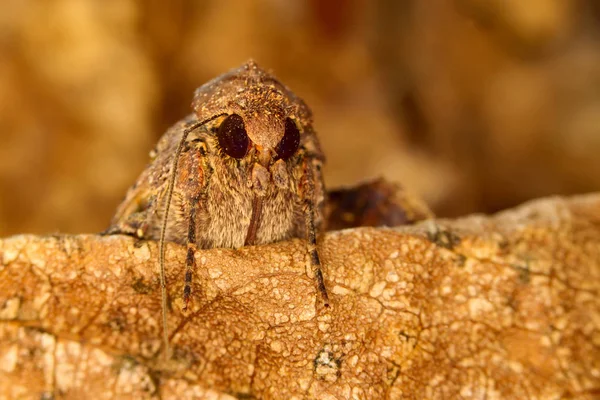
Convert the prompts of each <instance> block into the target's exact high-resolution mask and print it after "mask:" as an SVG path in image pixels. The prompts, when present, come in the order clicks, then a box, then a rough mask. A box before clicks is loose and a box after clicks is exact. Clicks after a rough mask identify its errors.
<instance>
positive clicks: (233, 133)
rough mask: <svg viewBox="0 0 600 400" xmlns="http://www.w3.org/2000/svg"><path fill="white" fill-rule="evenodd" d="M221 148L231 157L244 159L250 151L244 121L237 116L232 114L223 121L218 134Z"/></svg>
mask: <svg viewBox="0 0 600 400" xmlns="http://www.w3.org/2000/svg"><path fill="white" fill-rule="evenodd" d="M217 137H218V139H219V146H221V149H222V150H223V151H224V152H225V153H226V154H227V155H228V156H230V157H233V158H243V157H244V156H245V155H246V152H247V151H248V141H249V139H248V134H246V128H244V120H243V119H242V117H240V116H239V115H237V114H231V115H229V116H228V117H227V118H225V119H224V120H223V122H222V123H221V125H220V126H219V130H218V132H217Z"/></svg>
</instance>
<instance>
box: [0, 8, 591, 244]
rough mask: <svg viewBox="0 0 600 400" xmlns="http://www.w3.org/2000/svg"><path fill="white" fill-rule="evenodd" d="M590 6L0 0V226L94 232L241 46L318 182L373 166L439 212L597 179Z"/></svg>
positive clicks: (370, 171) (345, 180)
mask: <svg viewBox="0 0 600 400" xmlns="http://www.w3.org/2000/svg"><path fill="white" fill-rule="evenodd" d="M599 22H600V2H598V1H597V0H577V1H565V0H535V1H533V0H531V1H523V0H427V1H419V0H407V1H397V0H375V1H349V0H330V1H316V0H294V1H274V0H253V1H246V2H244V1H239V0H203V1H197V0H174V1H169V2H158V1H154V2H153V1H139V0H137V1H136V0H122V1H112V2H106V1H101V2H99V1H97V0H51V1H49V0H28V1H27V2H26V3H25V2H23V1H22V0H5V1H3V2H2V12H1V13H0V54H1V55H2V57H0V93H1V94H2V95H1V96H0V138H1V145H0V236H5V235H9V234H16V233H21V232H31V233H49V232H57V231H60V232H71V233H79V232H98V231H101V230H103V229H105V228H106V226H107V221H109V219H110V218H111V216H112V215H113V214H114V209H115V207H116V206H117V204H118V203H119V202H120V201H121V200H122V198H123V194H124V193H125V191H126V189H127V187H129V185H130V184H131V182H132V181H133V180H134V179H135V178H136V177H137V176H138V175H139V174H140V172H141V171H142V169H143V168H144V165H145V163H146V161H147V154H148V151H149V150H150V149H151V148H152V146H153V145H154V143H156V141H157V140H158V139H159V137H160V135H162V133H163V132H164V131H165V130H166V129H167V128H168V127H169V126H170V125H172V124H173V122H174V121H177V120H179V119H180V118H181V116H182V115H185V114H186V113H188V110H189V103H190V94H191V93H193V91H194V89H195V88H196V87H198V85H200V84H201V83H202V82H205V81H206V80H208V79H210V78H212V77H214V76H217V75H218V74H220V73H222V72H223V71H225V70H227V69H228V68H231V67H232V66H235V65H239V64H240V63H242V62H243V61H245V60H246V59H248V58H254V59H256V60H257V61H258V62H259V63H260V64H261V65H265V66H268V67H269V68H272V69H273V70H275V71H277V74H278V76H279V78H281V80H282V81H283V82H285V83H286V85H288V86H290V87H292V88H294V90H295V91H296V93H297V94H298V95H299V96H301V97H302V98H304V99H305V100H306V101H307V103H308V104H310V106H311V108H312V109H313V112H314V114H315V116H316V119H315V128H316V129H317V130H318V132H319V135H320V136H319V139H320V140H321V144H322V146H323V150H324V152H325V154H326V155H327V168H326V169H325V170H324V174H325V181H326V182H327V184H328V187H330V188H334V187H337V186H340V185H354V184H356V183H357V182H360V181H361V180H364V179H371V178H375V177H378V176H381V175H384V176H385V177H387V178H388V179H391V180H393V181H395V182H401V183H402V184H403V185H404V186H405V187H407V188H408V189H410V190H411V191H412V192H415V193H417V194H418V195H419V197H421V198H423V199H425V201H426V202H427V204H429V205H430V206H431V207H432V209H433V210H434V211H435V212H436V214H438V215H445V216H448V215H465V213H469V212H477V211H484V210H485V211H488V212H489V211H490V210H498V209H504V208H507V207H509V206H512V205H514V204H518V203H520V202H522V201H524V200H526V199H529V198H535V197H540V196H542V195H547V194H550V193H556V194H559V193H561V194H565V193H584V192H589V191H593V190H598V188H600V157H598V156H597V155H598V154H599V153H600V141H599V138H600V134H599V133H598V129H599V127H600V121H599V116H600V111H599V110H600V51H599V48H600V35H598V31H599V29H600V28H599V26H600V25H599ZM365 148H368V149H369V151H368V152H365V151H364V149H365ZM415 148H416V149H415ZM358 160H360V162H358Z"/></svg>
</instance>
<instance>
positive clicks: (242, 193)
mask: <svg viewBox="0 0 600 400" xmlns="http://www.w3.org/2000/svg"><path fill="white" fill-rule="evenodd" d="M192 108H193V113H192V114H191V115H189V116H187V117H186V118H184V119H183V120H181V121H179V122H177V123H176V124H175V125H174V126H173V127H171V128H170V129H169V130H168V131H167V132H166V133H165V134H164V135H163V136H162V138H161V139H160V140H159V142H158V144H157V145H156V148H155V150H153V151H152V152H151V154H150V155H151V162H150V164H149V165H148V166H147V167H146V169H145V170H144V171H143V172H142V174H141V175H140V177H139V178H138V179H137V181H136V183H135V184H134V185H133V186H132V187H131V188H130V189H129V190H128V192H127V194H126V196H125V199H124V201H123V202H122V203H121V204H120V205H119V207H118V209H117V212H116V214H115V216H114V218H113V220H112V221H111V226H110V228H109V229H108V231H107V232H108V233H111V234H112V233H124V234H128V235H134V236H136V237H138V238H141V239H151V240H159V260H158V264H159V268H160V283H161V295H162V324H163V340H164V351H165V355H166V357H167V358H168V357H169V342H168V327H167V317H166V315H167V293H166V281H165V268H166V260H165V242H175V243H179V244H182V245H186V246H187V257H186V269H185V278H184V282H185V284H184V289H183V303H184V310H185V309H187V307H188V305H189V302H190V299H191V296H192V293H191V287H192V286H191V282H192V274H193V270H194V269H195V267H196V264H195V258H194V254H195V251H196V250H197V249H208V248H215V247H227V248H238V247H241V246H248V245H258V244H265V243H271V242H277V241H281V240H285V239H289V238H304V239H305V240H306V244H307V251H308V254H309V258H310V263H311V267H312V270H313V271H314V275H315V280H316V285H317V289H318V291H319V292H320V294H321V297H322V300H323V303H324V305H325V306H327V307H328V306H329V298H328V294H327V289H326V287H325V284H324V281H323V273H322V271H321V262H320V258H319V253H318V250H317V233H318V232H320V231H321V230H322V229H323V224H324V221H323V219H324V216H323V213H324V205H325V204H324V203H325V201H324V199H325V188H324V184H323V175H322V172H321V167H322V164H323V163H324V156H323V152H322V151H321V148H320V145H319V141H318V139H317V136H316V133H315V131H314V129H313V124H312V113H311V110H310V109H309V108H308V106H307V105H306V104H305V103H304V101H302V100H301V99H300V98H299V97H297V96H296V95H295V94H294V93H292V91H290V90H289V89H288V88H287V87H286V86H284V85H283V84H282V83H281V82H279V81H278V80H277V79H276V78H275V77H274V76H273V75H271V74H270V73H268V72H266V71H265V70H263V69H262V68H260V67H259V66H258V65H257V64H256V63H255V62H253V61H248V62H246V63H245V64H243V65H242V66H241V67H239V68H237V69H233V70H231V71H229V72H227V73H225V74H224V75H221V76H219V77H217V78H216V79H214V80H212V81H209V82H208V83H206V84H204V85H203V86H201V87H200V88H198V89H196V92H195V93H194V98H193V101H192Z"/></svg>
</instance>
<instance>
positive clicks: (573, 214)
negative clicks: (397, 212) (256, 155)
mask: <svg viewBox="0 0 600 400" xmlns="http://www.w3.org/2000/svg"><path fill="white" fill-rule="evenodd" d="M321 254H322V257H323V259H324V265H325V269H324V271H325V277H326V283H327V285H328V288H329V290H330V294H331V300H332V305H333V307H332V309H330V310H327V309H324V308H322V307H321V306H320V302H319V301H318V300H319V297H318V295H317V293H316V292H315V288H314V284H313V281H312V279H311V277H310V276H308V274H307V271H306V266H307V265H308V260H307V257H306V251H305V245H304V243H303V242H302V241H300V240H292V241H288V242H283V243H277V244H273V245H267V246H257V247H247V248H242V249H239V250H224V249H213V250H202V251H198V253H197V254H196V258H197V264H198V266H199V267H198V270H197V271H196V273H195V276H194V285H195V286H194V302H193V308H192V311H191V312H188V313H187V314H185V315H183V314H182V313H181V311H180V310H181V305H182V304H181V300H180V297H181V289H182V284H183V276H182V268H183V266H184V262H185V248H183V247H181V246H177V245H169V246H168V249H167V259H168V260H169V270H168V276H167V278H168V282H169V292H170V297H171V307H172V310H171V313H170V315H169V325H170V327H171V332H172V333H173V337H172V344H173V350H174V358H173V360H171V361H170V362H169V363H168V364H165V363H164V362H162V361H161V358H160V357H159V352H160V346H161V340H160V338H161V334H160V322H159V321H160V291H159V286H158V276H157V273H156V259H157V246H156V243H154V242H139V241H136V240H134V239H132V238H129V237H125V236H107V237H101V236H97V235H78V236H49V237H39V236H15V237H11V238H7V239H4V240H1V241H0V398H37V399H39V398H55V399H63V398H64V399H77V398H84V397H85V396H89V395H90V394H93V397H94V398H96V399H103V398H120V399H127V398H132V399H133V398H136V399H140V398H163V399H170V398H230V396H232V397H243V398H321V399H336V398H386V397H387V398H407V399H422V398H445V399H449V398H487V399H494V398H507V399H551V398H559V397H562V398H589V399H592V398H598V397H599V396H600V347H599V346H600V300H599V297H598V292H599V290H600V194H592V195H587V196H579V197H573V198H570V199H562V198H552V199H543V200H538V201H535V202H531V203H528V204H525V205H523V206H521V207H519V208H516V209H514V210H509V211H506V212H503V213H500V214H497V215H494V216H489V217H488V216H471V217H466V218H462V219H457V220H435V221H433V220H429V221H425V222H422V223H420V224H418V225H414V226H407V227H400V228H394V229H391V228H359V229H350V230H345V231H336V232H330V233H328V234H326V235H325V236H324V237H323V240H322V244H321ZM175 327H176V329H174V328H175Z"/></svg>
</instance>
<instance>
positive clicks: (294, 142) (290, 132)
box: [275, 118, 300, 160]
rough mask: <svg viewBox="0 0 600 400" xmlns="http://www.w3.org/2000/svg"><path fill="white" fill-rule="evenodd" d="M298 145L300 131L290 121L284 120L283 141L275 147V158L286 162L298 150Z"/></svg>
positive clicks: (288, 119)
mask: <svg viewBox="0 0 600 400" xmlns="http://www.w3.org/2000/svg"><path fill="white" fill-rule="evenodd" d="M299 144H300V131H299V130H298V127H297V126H296V123H295V122H294V121H292V120H291V119H290V118H286V119H285V133H284V134H283V139H281V142H279V144H278V145H277V148H276V149H275V152H276V153H277V158H281V159H283V160H287V159H288V158H290V157H291V156H293V155H294V153H296V150H298V145H299Z"/></svg>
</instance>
